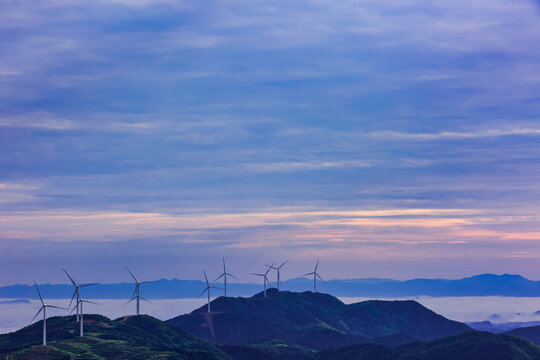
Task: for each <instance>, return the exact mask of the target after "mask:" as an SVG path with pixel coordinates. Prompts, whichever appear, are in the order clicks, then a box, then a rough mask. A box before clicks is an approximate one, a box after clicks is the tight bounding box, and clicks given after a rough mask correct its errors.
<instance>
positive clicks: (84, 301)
mask: <svg viewBox="0 0 540 360" xmlns="http://www.w3.org/2000/svg"><path fill="white" fill-rule="evenodd" d="M83 303H88V304H94V305H99V304H98V303H95V302H93V301H89V300H84V299H79V301H78V304H76V305H75V307H74V308H73V310H75V308H77V309H79V306H80V309H81V321H80V337H83V334H84V320H83ZM73 310H72V311H73Z"/></svg>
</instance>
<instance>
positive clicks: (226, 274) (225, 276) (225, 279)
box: [214, 258, 238, 297]
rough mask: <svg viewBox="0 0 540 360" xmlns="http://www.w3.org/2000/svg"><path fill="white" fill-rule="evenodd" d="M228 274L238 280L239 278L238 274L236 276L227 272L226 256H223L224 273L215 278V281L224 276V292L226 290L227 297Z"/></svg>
mask: <svg viewBox="0 0 540 360" xmlns="http://www.w3.org/2000/svg"><path fill="white" fill-rule="evenodd" d="M227 276H230V277H232V278H235V279H236V280H238V278H237V277H236V276H234V275H233V274H229V273H228V272H227V270H226V269H225V258H223V273H222V274H221V275H219V276H218V278H217V279H216V280H214V282H216V281H218V280H219V279H221V278H223V285H224V286H223V292H224V295H225V297H227Z"/></svg>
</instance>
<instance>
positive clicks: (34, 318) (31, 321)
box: [28, 306, 43, 325]
mask: <svg viewBox="0 0 540 360" xmlns="http://www.w3.org/2000/svg"><path fill="white" fill-rule="evenodd" d="M42 310H43V306H42V307H41V308H40V309H39V311H38V312H37V314H36V315H35V316H34V317H33V318H32V320H30V323H29V324H28V325H30V324H31V323H33V322H34V320H36V318H37V317H38V315H39V314H40V313H41V311H42Z"/></svg>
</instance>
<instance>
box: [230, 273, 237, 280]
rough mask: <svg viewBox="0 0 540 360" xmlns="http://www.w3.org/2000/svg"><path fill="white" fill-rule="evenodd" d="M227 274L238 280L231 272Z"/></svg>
mask: <svg viewBox="0 0 540 360" xmlns="http://www.w3.org/2000/svg"><path fill="white" fill-rule="evenodd" d="M227 275H229V276H230V277H232V278H234V279H236V280H238V278H237V277H236V276H234V275H233V274H229V273H227Z"/></svg>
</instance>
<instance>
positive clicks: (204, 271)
mask: <svg viewBox="0 0 540 360" xmlns="http://www.w3.org/2000/svg"><path fill="white" fill-rule="evenodd" d="M203 273H204V280H205V281H206V287H205V288H204V290H203V291H202V293H201V294H200V295H199V296H197V299H198V298H200V297H201V296H202V295H203V294H204V293H205V292H206V293H207V295H208V312H210V289H211V288H214V289H221V288H219V287H217V286H214V285H212V284H210V282H208V276H206V270H204V269H203Z"/></svg>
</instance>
